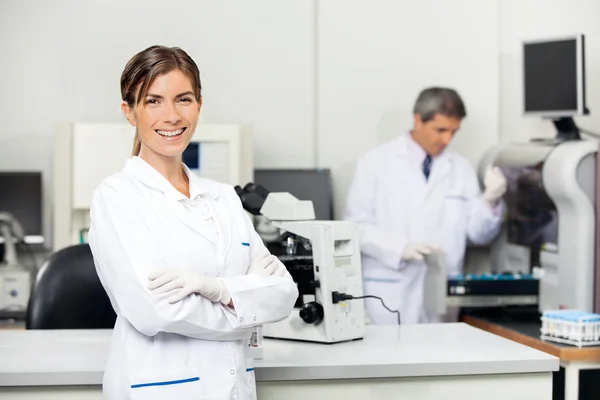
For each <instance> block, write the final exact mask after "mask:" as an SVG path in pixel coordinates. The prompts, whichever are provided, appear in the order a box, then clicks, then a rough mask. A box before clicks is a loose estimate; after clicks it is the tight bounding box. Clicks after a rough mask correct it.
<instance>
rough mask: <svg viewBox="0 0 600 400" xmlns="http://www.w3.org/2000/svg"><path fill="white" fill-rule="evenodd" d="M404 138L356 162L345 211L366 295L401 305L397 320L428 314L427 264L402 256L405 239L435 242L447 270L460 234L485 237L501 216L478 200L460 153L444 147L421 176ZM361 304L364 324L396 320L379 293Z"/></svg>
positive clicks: (460, 257)
mask: <svg viewBox="0 0 600 400" xmlns="http://www.w3.org/2000/svg"><path fill="white" fill-rule="evenodd" d="M409 140H412V139H411V138H410V134H409V133H404V134H402V135H400V136H399V137H398V138H396V139H394V140H392V141H389V142H387V143H384V144H383V145H380V146H378V147H376V148H374V149H372V150H370V151H369V152H367V154H366V155H364V156H363V157H362V158H361V159H360V160H359V161H358V164H357V166H356V169H355V174H354V180H353V182H352V184H351V187H350V190H349V194H348V200H347V207H346V212H345V217H344V218H345V219H346V220H349V221H353V222H355V223H357V224H358V227H359V232H360V244H361V254H362V268H363V280H364V289H365V294H368V295H375V296H379V297H382V298H383V300H384V302H385V303H386V305H387V306H388V307H389V308H392V309H395V310H400V313H401V322H402V324H412V323H419V322H430V321H432V316H431V315H427V313H426V312H425V310H424V295H427V294H424V293H423V290H424V280H425V274H426V268H427V265H426V263H425V262H418V261H414V262H405V261H401V255H402V251H403V249H404V247H405V246H406V244H408V243H428V244H434V245H438V246H440V247H441V248H442V250H443V251H444V252H445V254H446V261H447V273H448V274H453V273H458V272H461V271H462V266H463V261H464V254H465V247H466V242H467V238H468V239H470V240H471V242H473V243H476V244H483V243H486V242H488V241H490V240H491V239H493V238H494V237H495V236H496V234H497V233H498V232H499V230H500V226H501V218H502V205H499V206H498V207H496V208H495V209H492V208H491V207H490V206H489V205H488V204H487V203H485V202H484V201H483V200H482V199H481V196H480V189H479V184H478V182H477V177H476V174H475V171H474V170H473V168H472V167H471V166H470V164H469V162H468V161H467V160H466V159H465V158H464V157H461V156H460V155H458V154H456V153H454V152H452V151H450V150H445V151H444V152H443V153H442V154H441V155H440V156H438V157H436V158H435V159H434V161H433V164H432V169H431V173H430V176H429V180H426V179H425V177H424V175H423V172H422V169H421V168H420V167H419V166H418V165H415V163H414V162H411V157H410V154H409V142H408V141H409ZM412 144H414V142H413V143H412ZM365 306H366V309H367V314H368V317H369V320H370V322H371V323H373V324H395V323H397V317H396V315H395V314H391V313H389V312H388V311H386V310H385V309H384V308H383V307H382V306H381V303H380V302H379V301H378V300H372V299H368V300H367V301H366V302H365Z"/></svg>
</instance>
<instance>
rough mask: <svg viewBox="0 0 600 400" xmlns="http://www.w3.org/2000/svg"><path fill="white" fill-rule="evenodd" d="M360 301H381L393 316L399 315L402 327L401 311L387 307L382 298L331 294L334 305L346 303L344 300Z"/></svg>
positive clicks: (338, 293)
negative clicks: (341, 302)
mask: <svg viewBox="0 0 600 400" xmlns="http://www.w3.org/2000/svg"><path fill="white" fill-rule="evenodd" d="M360 299H377V300H379V301H380V302H381V305H382V306H383V308H385V309H386V310H387V311H389V312H391V313H392V314H396V315H397V317H398V325H400V311H398V310H392V309H391V308H389V307H388V306H386V305H385V303H384V302H383V299H382V298H381V297H378V296H373V295H365V296H352V295H351V294H346V293H340V292H332V293H331V300H332V302H333V304H337V303H339V302H340V301H344V300H360Z"/></svg>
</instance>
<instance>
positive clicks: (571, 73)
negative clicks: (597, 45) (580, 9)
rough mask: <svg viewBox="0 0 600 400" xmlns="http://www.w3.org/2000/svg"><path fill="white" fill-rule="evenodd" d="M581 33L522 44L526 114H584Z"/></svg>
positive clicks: (582, 42) (583, 60)
mask: <svg viewBox="0 0 600 400" xmlns="http://www.w3.org/2000/svg"><path fill="white" fill-rule="evenodd" d="M584 39H585V37H584V35H573V36H570V37H563V38H557V39H545V40H535V41H525V42H524V43H523V86H524V90H523V95H524V112H525V114H526V115H538V116H542V117H551V118H564V117H573V116H576V115H585V114H588V113H589V111H588V109H587V108H586V104H585V102H586V100H585V54H584V53H585V52H584V50H585V42H584Z"/></svg>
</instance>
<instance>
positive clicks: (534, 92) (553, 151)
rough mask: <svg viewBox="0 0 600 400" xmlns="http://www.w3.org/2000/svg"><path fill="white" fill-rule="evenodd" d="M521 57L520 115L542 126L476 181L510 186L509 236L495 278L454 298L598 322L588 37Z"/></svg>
mask: <svg viewBox="0 0 600 400" xmlns="http://www.w3.org/2000/svg"><path fill="white" fill-rule="evenodd" d="M522 51H523V58H522V60H523V61H522V62H523V64H522V71H523V114H524V115H525V116H526V117H534V118H535V119H539V121H537V122H536V121H531V125H530V126H531V128H530V129H531V131H530V132H529V134H528V136H529V137H533V139H531V140H522V141H517V142H514V143H509V144H502V145H498V146H494V147H492V148H491V149H489V150H488V151H487V152H486V153H485V154H484V155H483V157H482V158H481V161H480V164H479V171H478V173H479V178H480V181H483V176H484V174H485V171H486V169H487V168H489V167H491V166H497V167H499V168H500V169H501V170H502V172H503V173H504V175H505V176H506V178H507V182H508V189H507V192H506V194H505V195H504V199H503V201H504V204H505V206H506V208H505V209H506V216H505V221H504V224H503V229H502V233H501V235H500V237H499V238H498V239H497V240H496V241H495V242H494V244H493V245H492V247H491V259H492V262H491V264H492V265H491V269H493V270H494V272H496V274H490V273H484V274H473V275H465V276H459V277H456V279H455V280H453V281H451V282H450V283H449V287H448V294H449V296H450V295H451V296H452V297H453V298H454V299H460V298H461V297H467V296H470V297H471V298H472V299H473V300H474V301H475V302H477V303H478V304H477V305H478V306H482V305H485V303H486V302H487V303H489V305H496V306H498V305H532V306H535V307H537V309H538V311H540V312H544V311H548V310H555V309H560V308H578V309H581V310H585V311H588V312H591V311H594V310H598V309H599V308H600V304H599V303H598V302H599V301H600V299H599V297H600V296H598V295H597V291H598V288H600V285H599V284H598V281H597V280H598V279H600V274H599V273H598V271H600V270H599V267H598V257H597V254H596V252H597V248H598V243H599V242H598V235H597V229H598V227H599V226H600V225H598V221H599V220H598V216H597V210H598V195H597V190H598V187H597V184H596V182H597V178H598V163H597V153H598V148H599V142H598V141H597V140H584V139H582V135H581V134H582V133H587V134H588V135H590V136H594V135H593V134H591V133H590V132H587V131H586V130H584V129H581V128H579V127H578V125H577V124H576V122H575V120H574V117H577V116H584V115H588V114H589V112H590V111H589V109H588V107H587V105H586V97H585V37H584V35H582V34H577V35H571V36H564V37H560V38H540V39H530V40H527V41H524V42H523V44H522ZM548 60H552V62H548ZM552 128H553V129H552ZM552 133H554V135H552ZM536 136H542V137H543V138H536ZM552 136H554V137H552ZM596 139H597V137H596Z"/></svg>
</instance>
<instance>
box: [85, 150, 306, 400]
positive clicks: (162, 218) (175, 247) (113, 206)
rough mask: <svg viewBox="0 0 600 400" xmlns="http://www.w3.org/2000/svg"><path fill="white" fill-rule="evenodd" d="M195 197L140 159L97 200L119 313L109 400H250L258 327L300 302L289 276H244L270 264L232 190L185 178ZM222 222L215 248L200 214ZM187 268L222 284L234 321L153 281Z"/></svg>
mask: <svg viewBox="0 0 600 400" xmlns="http://www.w3.org/2000/svg"><path fill="white" fill-rule="evenodd" d="M186 172H187V173H188V176H189V177H190V192H191V197H190V199H187V198H186V197H185V196H183V195H182V194H180V193H179V192H178V191H176V190H175V189H174V188H173V186H172V185H171V184H170V183H169V182H168V181H167V180H166V179H165V178H164V177H163V176H162V175H161V174H159V173H158V172H157V171H156V170H155V169H154V168H152V167H151V166H150V165H149V164H147V163H146V162H145V161H143V160H142V159H140V158H138V157H134V158H132V159H130V160H128V161H127V163H126V165H125V168H124V169H123V171H121V172H120V173H117V174H115V175H113V176H111V177H109V178H107V179H106V180H104V182H103V183H102V184H101V185H100V186H99V187H98V188H97V190H96V191H95V193H94V197H93V202H92V206H91V226H90V234H89V240H90V246H91V249H92V252H93V255H94V261H95V264H96V269H97V271H98V275H99V277H100V280H101V282H102V285H103V286H104V288H105V289H106V292H107V293H108V296H109V297H110V301H111V303H112V305H113V307H114V309H115V311H116V314H117V321H116V324H115V328H114V332H113V336H112V342H111V346H110V354H109V357H108V365H107V367H106V370H105V374H104V381H103V390H104V395H105V398H107V399H118V400H123V399H144V400H152V399H177V400H186V399H209V398H210V399H240V400H245V399H254V398H256V394H255V393H256V392H255V385H254V372H253V369H252V365H250V364H248V363H247V361H246V342H245V340H246V339H248V338H249V337H250V335H251V332H252V327H254V326H256V325H259V324H264V323H269V322H274V321H278V320H281V319H284V318H286V317H287V316H288V315H289V314H290V313H291V311H292V309H293V305H294V302H295V301H296V299H297V297H298V290H297V288H296V285H295V283H294V282H293V280H292V278H291V276H290V275H289V274H287V275H285V276H283V277H275V276H272V277H267V278H261V277H258V276H255V275H245V274H246V272H247V269H248V266H249V264H250V263H251V262H252V261H254V260H255V259H257V258H258V257H262V256H265V254H268V251H267V249H266V248H265V247H264V245H263V243H262V241H261V239H260V237H259V236H258V235H257V233H256V232H255V231H254V228H253V226H252V224H251V221H250V219H249V218H248V215H247V214H246V212H245V211H244V209H243V208H242V205H241V202H240V200H239V198H238V196H237V195H236V193H235V191H234V190H233V188H232V187H231V186H228V185H225V184H220V183H217V182H215V181H211V180H207V179H201V178H199V177H197V176H195V175H194V174H192V173H190V172H189V170H187V169H186ZM199 199H204V201H205V202H206V203H205V204H207V205H208V206H209V208H210V209H211V210H212V212H213V215H215V216H216V222H217V227H218V230H219V231H220V232H221V235H218V236H219V238H216V237H215V235H214V230H212V231H211V229H209V227H208V225H207V223H206V221H205V220H204V219H203V218H202V213H201V212H200V211H199V210H198V207H197V205H198V203H199ZM160 268H184V269H190V270H194V271H197V272H199V273H201V274H203V275H206V276H212V277H221V278H223V279H224V281H225V284H226V286H227V287H228V289H229V291H230V294H231V297H232V300H233V303H234V305H235V311H234V310H231V309H230V308H228V307H226V306H224V305H223V304H221V303H213V302H211V301H210V300H208V299H206V298H204V297H202V296H200V295H196V294H194V295H191V296H188V297H186V298H185V299H184V300H183V301H181V302H179V303H175V304H169V303H168V302H167V301H166V297H168V295H164V294H163V295H157V294H155V293H154V292H151V291H150V290H148V288H147V287H148V283H149V281H148V278H147V276H148V273H149V272H150V271H152V270H154V269H160Z"/></svg>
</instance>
